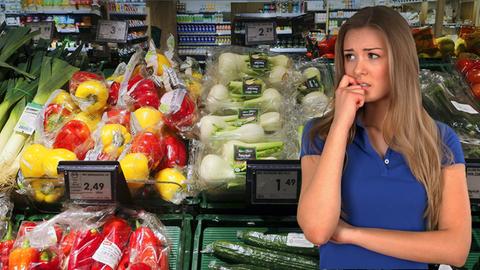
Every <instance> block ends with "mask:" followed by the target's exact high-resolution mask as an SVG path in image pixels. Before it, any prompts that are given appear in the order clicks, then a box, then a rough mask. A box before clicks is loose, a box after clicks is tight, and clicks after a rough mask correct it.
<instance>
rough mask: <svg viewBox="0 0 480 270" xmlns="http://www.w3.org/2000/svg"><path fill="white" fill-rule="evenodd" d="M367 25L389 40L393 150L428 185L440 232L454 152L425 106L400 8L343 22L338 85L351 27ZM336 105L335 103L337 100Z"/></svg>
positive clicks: (319, 128) (387, 129)
mask: <svg viewBox="0 0 480 270" xmlns="http://www.w3.org/2000/svg"><path fill="white" fill-rule="evenodd" d="M363 27H372V28H375V29H378V30H380V31H381V32H382V33H383V35H384V37H385V39H386V43H387V49H388V60H389V74H390V75H389V80H390V86H391V89H390V91H391V92H390V104H389V108H388V112H387V114H386V116H385V122H384V126H383V136H384V139H385V141H386V143H387V144H388V146H389V147H390V148H392V149H393V150H395V151H397V152H399V153H401V154H402V155H403V157H404V158H405V160H406V161H407V164H408V166H409V168H410V170H411V171H412V173H413V175H414V176H415V177H416V178H417V180H418V181H420V182H421V183H422V184H423V185H424V186H425V190H426V193H427V199H428V203H427V207H426V209H425V212H424V218H426V221H427V224H426V225H427V229H428V230H435V229H437V228H438V221H439V212H440V204H441V202H442V191H443V181H442V177H441V169H442V164H441V163H442V158H443V157H447V158H448V159H447V160H451V153H450V152H449V151H448V150H447V149H446V147H445V146H444V144H443V142H442V140H441V135H440V133H439V130H438V127H437V125H436V123H435V121H434V120H433V119H432V118H431V117H430V116H429V115H428V113H427V112H426V111H425V109H424V108H423V106H422V96H421V92H420V83H419V63H418V57H417V54H416V48H415V42H414V39H413V36H412V33H411V30H410V27H409V25H408V23H407V22H406V21H405V19H404V18H403V17H402V16H401V15H400V14H399V13H398V12H396V11H395V10H393V9H391V8H388V7H385V6H375V7H367V8H363V9H361V10H359V11H358V12H357V13H356V14H355V15H353V16H352V17H351V18H350V19H349V20H347V21H346V22H345V24H343V25H342V27H341V28H340V31H339V33H338V37H337V42H336V45H335V88H337V87H338V84H339V82H340V80H341V78H342V77H343V75H344V74H345V67H344V59H343V58H344V57H343V49H344V48H343V43H344V40H345V35H346V34H347V32H348V31H349V30H351V29H358V28H363ZM332 104H335V103H334V101H333V103H332ZM334 114H335V108H332V110H331V111H330V112H329V113H327V114H326V115H325V116H324V117H323V118H321V119H318V120H317V121H316V122H315V123H314V125H313V127H312V129H311V133H310V140H311V141H313V140H314V139H315V137H317V136H320V137H321V138H323V139H325V138H326V137H327V135H328V132H329V130H330V126H331V124H332V121H333V117H334ZM355 130H356V127H355V125H353V126H352V127H351V128H350V133H349V138H348V141H349V143H351V142H352V141H353V138H354V136H355ZM445 154H447V155H446V156H445Z"/></svg>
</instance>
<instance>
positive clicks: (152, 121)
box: [133, 107, 162, 130]
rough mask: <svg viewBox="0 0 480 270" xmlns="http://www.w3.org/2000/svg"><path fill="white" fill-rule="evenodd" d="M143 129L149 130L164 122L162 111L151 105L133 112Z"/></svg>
mask: <svg viewBox="0 0 480 270" xmlns="http://www.w3.org/2000/svg"><path fill="white" fill-rule="evenodd" d="M133 115H134V116H135V119H136V121H137V123H138V124H139V126H140V128H141V129H144V130H149V129H154V128H155V127H158V126H159V125H160V123H161V122H162V113H161V112H160V111H159V110H156V109H154V108H151V107H142V108H139V109H137V110H136V111H135V112H133Z"/></svg>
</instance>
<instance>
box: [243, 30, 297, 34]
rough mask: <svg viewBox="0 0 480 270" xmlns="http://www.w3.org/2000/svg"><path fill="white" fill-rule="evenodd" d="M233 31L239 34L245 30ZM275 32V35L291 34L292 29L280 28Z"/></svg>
mask: <svg viewBox="0 0 480 270" xmlns="http://www.w3.org/2000/svg"><path fill="white" fill-rule="evenodd" d="M234 33H235V34H239V35H244V34H245V30H236V31H235V32H234ZM276 33H277V35H291V34H293V31H292V30H280V31H276Z"/></svg>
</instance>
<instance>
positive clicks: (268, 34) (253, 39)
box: [245, 22, 275, 45]
mask: <svg viewBox="0 0 480 270" xmlns="http://www.w3.org/2000/svg"><path fill="white" fill-rule="evenodd" d="M245 36H246V40H245V41H246V42H245V43H246V44H247V45H252V44H272V43H273V42H275V27H274V23H273V22H261V23H258V22H256V23H246V27H245Z"/></svg>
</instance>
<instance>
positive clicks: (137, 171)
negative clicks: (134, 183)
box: [120, 153, 150, 180]
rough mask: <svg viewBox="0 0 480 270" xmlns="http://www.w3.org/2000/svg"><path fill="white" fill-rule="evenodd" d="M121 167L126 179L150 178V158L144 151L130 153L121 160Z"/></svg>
mask: <svg viewBox="0 0 480 270" xmlns="http://www.w3.org/2000/svg"><path fill="white" fill-rule="evenodd" d="M120 167H121V168H122V172H123V175H124V176H125V179H126V180H145V179H148V175H149V174H150V170H149V169H148V158H147V156H145V155H144V154H142V153H130V154H127V155H125V157H124V158H123V159H122V160H120Z"/></svg>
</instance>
